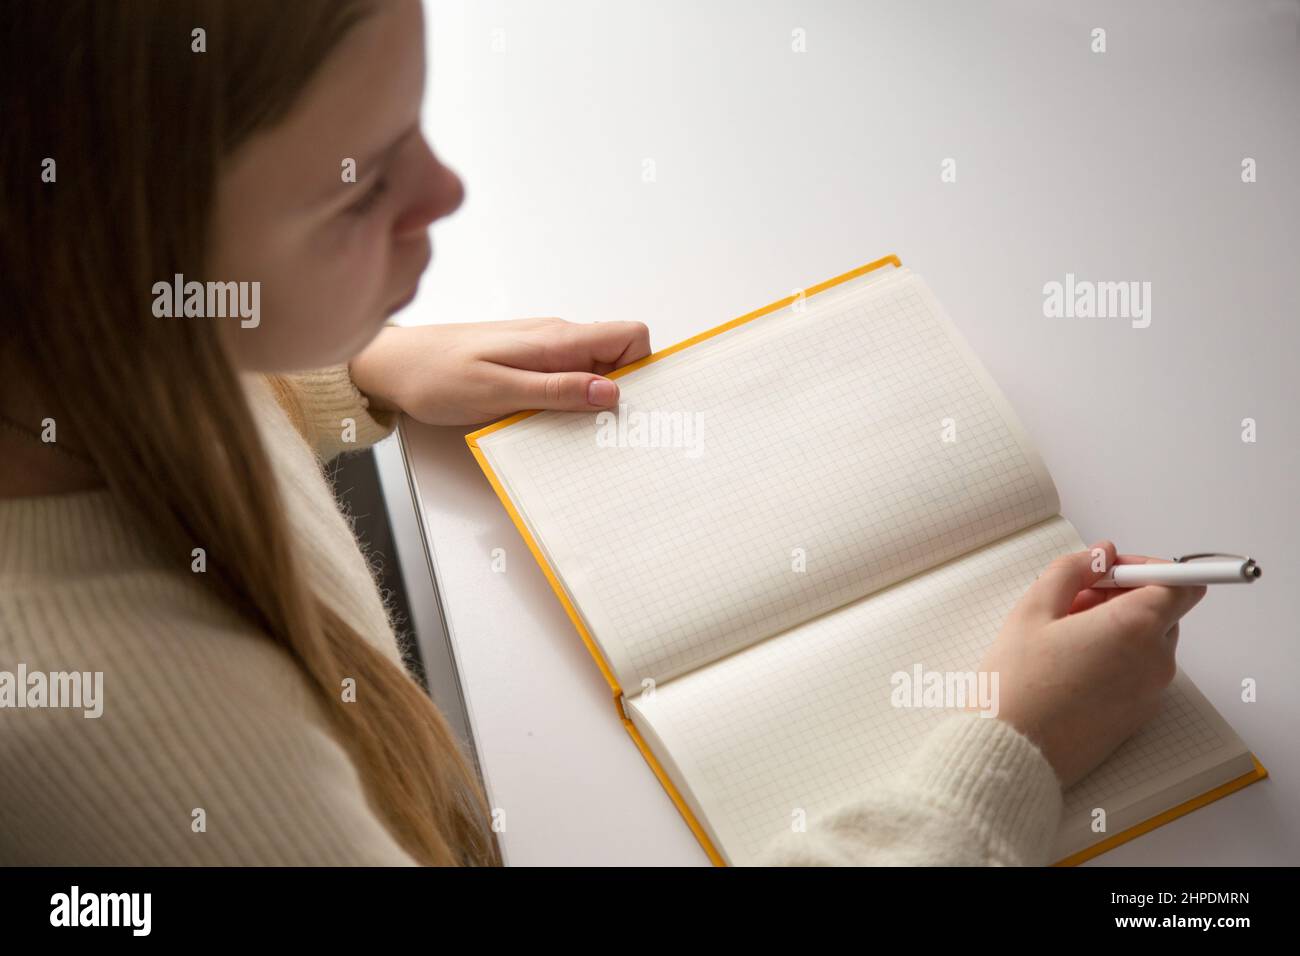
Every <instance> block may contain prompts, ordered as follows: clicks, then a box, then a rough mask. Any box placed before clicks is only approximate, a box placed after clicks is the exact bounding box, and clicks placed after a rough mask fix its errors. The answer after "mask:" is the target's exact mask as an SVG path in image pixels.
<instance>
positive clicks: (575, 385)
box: [505, 369, 619, 412]
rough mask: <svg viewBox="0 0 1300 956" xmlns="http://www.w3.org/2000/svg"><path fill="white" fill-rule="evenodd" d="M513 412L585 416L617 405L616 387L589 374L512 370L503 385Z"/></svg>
mask: <svg viewBox="0 0 1300 956" xmlns="http://www.w3.org/2000/svg"><path fill="white" fill-rule="evenodd" d="M505 391H506V394H507V395H508V397H509V401H508V404H509V405H510V406H511V407H513V408H554V409H559V410H561V411H569V412H589V411H592V410H594V409H598V408H609V407H610V406H611V405H614V404H616V403H617V402H618V394H619V393H618V386H617V385H616V384H614V382H613V381H611V380H610V379H607V378H605V377H603V376H601V375H593V374H592V373H591V372H531V371H527V370H525V369H512V370H511V373H510V375H509V376H508V377H507V380H506V383H505Z"/></svg>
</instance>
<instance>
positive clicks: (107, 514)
mask: <svg viewBox="0 0 1300 956" xmlns="http://www.w3.org/2000/svg"><path fill="white" fill-rule="evenodd" d="M182 557H184V558H185V559H186V560H188V556H182ZM159 563H160V556H159V555H158V553H157V551H156V549H155V548H154V546H153V544H152V542H150V541H149V540H148V537H147V536H146V535H144V534H142V529H141V527H140V522H139V519H138V518H136V517H134V516H133V514H132V512H131V511H130V510H129V509H127V508H126V507H124V506H123V505H122V504H121V503H120V502H119V501H118V499H117V498H116V496H114V495H113V493H112V492H110V491H109V490H108V489H107V488H103V489H97V490H94V491H78V492H72V493H69V494H60V495H40V496H37V497H31V498H0V577H3V578H4V579H5V580H8V581H10V582H11V583H13V581H14V579H21V578H41V577H47V576H50V575H58V576H65V575H76V574H92V573H96V572H99V571H103V570H104V569H106V568H108V569H112V570H122V569H124V568H129V567H140V566H149V567H156V566H158V564H159ZM177 563H178V565H179V566H181V567H184V566H185V565H184V564H182V563H181V558H178V559H177Z"/></svg>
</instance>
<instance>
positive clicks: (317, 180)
mask: <svg viewBox="0 0 1300 956" xmlns="http://www.w3.org/2000/svg"><path fill="white" fill-rule="evenodd" d="M423 91H424V24H423V14H422V10H421V8H420V3H419V0H381V2H378V3H376V4H375V10H374V12H373V13H372V14H371V15H370V16H368V17H366V18H365V19H363V20H362V21H361V22H360V23H359V24H357V25H356V26H355V27H353V28H352V30H351V31H349V33H348V34H347V36H346V37H345V38H344V39H343V41H342V42H341V43H340V44H339V46H338V47H337V48H336V49H335V51H334V53H333V54H332V55H331V56H330V57H329V59H328V60H327V61H326V62H325V63H324V64H323V65H322V67H321V70H320V71H319V72H318V73H317V74H316V75H315V76H314V77H313V79H312V81H311V83H310V84H309V85H308V86H307V87H306V88H305V89H304V90H303V94H302V96H301V97H300V99H299V100H298V101H297V102H296V103H295V105H294V107H293V109H292V111H291V112H290V113H289V115H288V116H287V117H286V118H285V119H284V121H283V122H281V123H279V124H278V125H277V126H275V127H274V128H271V129H268V130H266V131H264V132H261V133H259V134H258V135H256V136H254V137H253V138H251V139H250V140H248V141H247V142H246V143H245V144H244V145H243V146H241V147H240V149H239V150H237V151H236V152H235V154H234V155H233V156H231V157H229V161H228V163H227V165H226V168H225V169H224V170H223V172H222V175H221V178H220V180H219V182H218V184H217V196H216V210H215V218H214V234H213V236H212V247H211V248H212V256H211V260H210V262H209V274H208V275H206V276H202V277H194V278H196V279H199V280H200V281H218V282H232V281H235V282H243V281H247V282H251V281H258V282H260V283H261V287H260V314H259V316H258V323H257V324H256V325H255V326H254V325H252V323H251V322H241V320H240V319H239V318H238V317H235V318H225V319H222V318H217V319H214V320H213V321H216V322H219V323H221V328H222V330H223V334H224V335H225V337H226V344H227V345H228V347H229V350H230V354H231V356H232V357H233V359H234V361H235V363H236V364H237V365H238V366H239V367H240V368H241V369H245V370H249V371H260V372H278V371H294V370H298V369H305V368H321V367H324V366H328V365H334V364H338V363H340V362H344V361H347V360H348V359H350V358H352V357H353V356H354V355H356V354H357V353H358V352H360V351H361V349H362V348H363V347H364V346H365V345H366V343H368V342H369V341H370V340H371V339H372V338H374V336H375V335H376V334H377V333H378V332H379V330H380V328H382V326H383V324H384V320H385V319H386V318H387V317H388V316H389V315H391V314H392V313H393V312H395V311H396V310H397V309H398V308H400V307H401V306H403V305H405V304H406V303H407V302H409V301H410V299H411V297H412V296H413V295H414V294H415V287H416V284H417V282H418V281H419V278H420V274H421V273H422V272H423V271H424V268H425V266H427V265H428V264H429V260H430V258H431V256H432V246H431V243H430V241H429V235H428V231H429V226H430V224H431V223H433V222H434V220H436V219H440V218H442V217H443V216H446V215H448V214H450V213H452V212H454V211H455V210H456V208H457V207H458V206H459V205H460V203H461V201H462V199H463V198H464V195H465V191H464V186H463V185H462V184H461V181H460V178H459V177H458V176H457V175H456V174H455V173H454V172H452V171H451V170H450V169H448V168H447V167H446V166H444V165H443V164H442V163H441V162H440V161H439V160H438V158H437V157H436V156H435V155H434V154H433V151H432V150H431V149H430V147H429V144H428V143H427V142H425V140H424V136H423V135H422V133H421V132H420V129H419V118H420V103H421V99H422V97H423ZM348 160H352V161H354V163H355V179H356V181H355V182H349V181H346V179H345V172H346V169H345V162H346V161H348ZM190 278H191V277H189V276H186V281H189V280H190Z"/></svg>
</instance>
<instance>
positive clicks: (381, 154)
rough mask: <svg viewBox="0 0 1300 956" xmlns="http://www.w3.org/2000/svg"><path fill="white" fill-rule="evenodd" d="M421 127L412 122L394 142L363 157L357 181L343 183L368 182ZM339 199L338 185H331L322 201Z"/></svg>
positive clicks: (356, 183)
mask: <svg viewBox="0 0 1300 956" xmlns="http://www.w3.org/2000/svg"><path fill="white" fill-rule="evenodd" d="M419 129H420V124H419V123H418V122H415V123H412V124H411V125H410V126H408V127H407V128H406V129H404V130H403V131H402V132H401V133H399V134H398V135H397V138H396V139H394V140H393V141H392V142H390V143H389V144H388V145H387V146H385V147H383V148H382V149H379V150H376V151H375V152H374V153H371V154H370V156H368V157H367V158H366V159H363V160H362V161H361V162H359V163H357V169H356V175H357V180H356V182H355V183H344V184H343V185H346V186H354V185H360V184H361V183H364V182H366V181H367V180H368V179H370V178H371V177H372V176H374V175H376V174H377V173H379V172H382V171H383V170H384V169H385V168H387V166H388V164H389V163H391V162H392V161H393V154H394V153H396V152H397V151H398V150H399V149H400V148H401V147H402V146H403V145H404V144H405V143H406V141H407V140H408V139H410V138H411V137H412V136H414V135H415V133H416V132H417V131H418V130H419ZM338 201H339V191H338V188H337V186H332V187H330V190H329V192H328V193H326V194H325V195H323V196H322V197H321V202H322V203H329V204H331V205H332V204H334V203H336V202H338Z"/></svg>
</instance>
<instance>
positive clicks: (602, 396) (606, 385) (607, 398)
mask: <svg viewBox="0 0 1300 956" xmlns="http://www.w3.org/2000/svg"><path fill="white" fill-rule="evenodd" d="M617 394H618V386H617V385H615V384H614V383H613V382H611V381H610V380H609V379H607V378H596V379H592V381H591V384H590V385H588V386H587V404H588V405H601V406H604V405H608V404H610V403H611V402H613V401H614V396H616V395H617Z"/></svg>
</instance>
